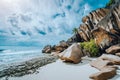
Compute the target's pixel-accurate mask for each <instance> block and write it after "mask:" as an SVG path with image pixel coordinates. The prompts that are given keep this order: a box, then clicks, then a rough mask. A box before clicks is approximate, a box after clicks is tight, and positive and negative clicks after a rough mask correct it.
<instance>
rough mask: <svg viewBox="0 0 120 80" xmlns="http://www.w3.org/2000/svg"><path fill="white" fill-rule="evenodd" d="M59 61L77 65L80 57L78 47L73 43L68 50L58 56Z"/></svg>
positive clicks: (80, 52) (80, 53)
mask: <svg viewBox="0 0 120 80" xmlns="http://www.w3.org/2000/svg"><path fill="white" fill-rule="evenodd" d="M59 57H60V59H62V60H63V61H67V62H73V63H79V62H80V61H81V57H82V51H81V49H80V45H79V44H77V43H74V44H73V45H71V46H70V47H69V48H68V49H66V50H65V51H63V52H62V53H60V54H59Z"/></svg>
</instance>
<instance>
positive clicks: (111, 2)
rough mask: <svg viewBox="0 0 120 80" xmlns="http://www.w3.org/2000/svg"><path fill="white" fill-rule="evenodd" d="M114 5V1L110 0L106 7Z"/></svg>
mask: <svg viewBox="0 0 120 80" xmlns="http://www.w3.org/2000/svg"><path fill="white" fill-rule="evenodd" d="M113 3H114V0H110V1H109V2H108V3H107V4H106V7H109V6H111V4H113Z"/></svg>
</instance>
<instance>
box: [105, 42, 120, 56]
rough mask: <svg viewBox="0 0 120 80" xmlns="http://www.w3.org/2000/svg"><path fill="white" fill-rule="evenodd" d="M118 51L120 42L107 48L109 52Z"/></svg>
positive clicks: (119, 50)
mask: <svg viewBox="0 0 120 80" xmlns="http://www.w3.org/2000/svg"><path fill="white" fill-rule="evenodd" d="M118 52H120V44H117V45H113V46H111V47H109V48H108V49H106V53H108V54H115V53H118Z"/></svg>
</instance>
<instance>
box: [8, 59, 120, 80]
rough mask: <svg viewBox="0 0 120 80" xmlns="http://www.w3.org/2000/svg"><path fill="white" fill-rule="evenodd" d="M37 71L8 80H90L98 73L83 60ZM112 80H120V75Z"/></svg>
mask: <svg viewBox="0 0 120 80" xmlns="http://www.w3.org/2000/svg"><path fill="white" fill-rule="evenodd" d="M37 71H38V73H34V74H29V75H25V76H23V77H10V78H9V79H8V80H90V79H89V76H90V75H91V74H93V73H96V72H98V70H97V69H95V68H93V67H91V66H90V65H89V61H88V60H83V62H82V63H79V64H70V63H64V62H62V61H61V60H57V61H56V62H54V63H51V64H48V65H46V66H43V67H41V68H39V69H38V70H37ZM118 73H120V71H119V72H118ZM110 80H120V74H118V75H116V76H115V77H114V78H113V79H110Z"/></svg>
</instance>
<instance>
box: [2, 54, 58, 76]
mask: <svg viewBox="0 0 120 80" xmlns="http://www.w3.org/2000/svg"><path fill="white" fill-rule="evenodd" d="M57 59H58V57H55V56H48V55H46V56H43V57H38V58H34V59H31V60H29V61H25V62H21V63H18V64H17V63H15V64H11V65H9V66H4V68H2V69H0V78H2V77H5V76H7V77H8V76H17V77H19V76H23V75H26V74H31V73H34V72H36V70H37V69H38V68H39V67H41V66H44V65H46V64H48V63H52V62H55V61H56V60H57Z"/></svg>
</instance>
